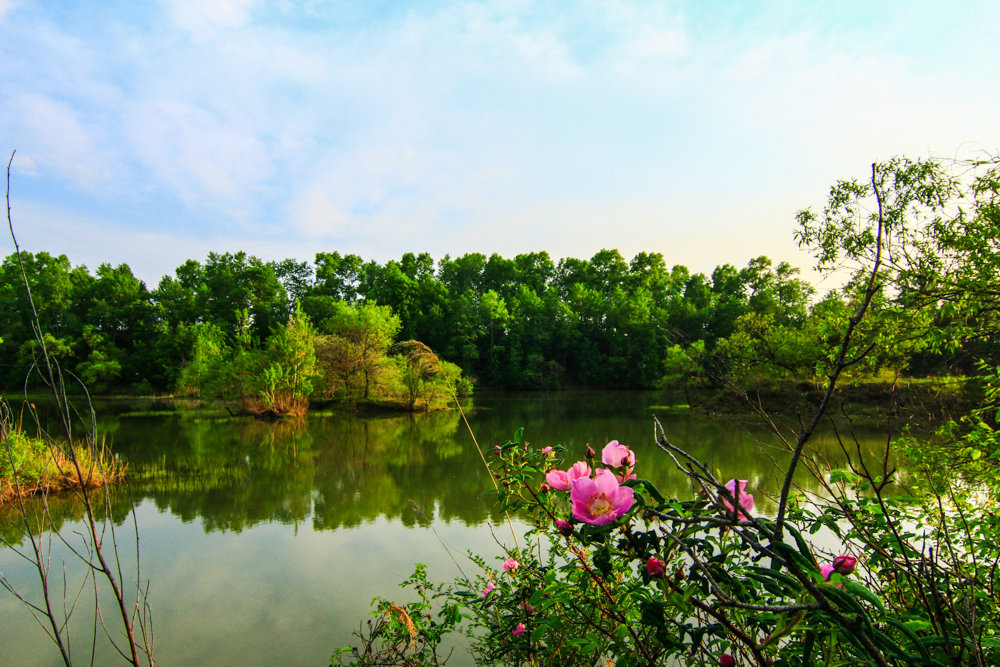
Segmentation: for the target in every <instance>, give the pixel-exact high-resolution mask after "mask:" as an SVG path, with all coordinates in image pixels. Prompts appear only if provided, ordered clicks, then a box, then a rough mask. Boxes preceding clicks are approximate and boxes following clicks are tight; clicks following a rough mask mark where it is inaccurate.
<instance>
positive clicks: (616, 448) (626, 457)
mask: <svg viewBox="0 0 1000 667" xmlns="http://www.w3.org/2000/svg"><path fill="white" fill-rule="evenodd" d="M601 461H602V462H603V463H604V465H606V466H610V467H612V468H621V469H622V470H624V472H623V473H622V475H623V476H622V477H621V478H620V479H621V481H623V482H624V481H625V480H626V479H633V478H635V474H634V473H633V472H632V471H633V470H634V469H635V452H633V451H632V450H631V449H629V448H628V447H626V446H625V445H621V444H618V441H617V440H612V441H611V442H609V443H608V444H606V445H604V449H602V450H601Z"/></svg>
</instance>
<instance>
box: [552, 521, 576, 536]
mask: <svg viewBox="0 0 1000 667" xmlns="http://www.w3.org/2000/svg"><path fill="white" fill-rule="evenodd" d="M556 530H558V531H559V532H560V533H561V534H562V536H563V537H569V536H570V535H572V534H573V524H571V523H570V522H569V521H563V520H562V519H556Z"/></svg>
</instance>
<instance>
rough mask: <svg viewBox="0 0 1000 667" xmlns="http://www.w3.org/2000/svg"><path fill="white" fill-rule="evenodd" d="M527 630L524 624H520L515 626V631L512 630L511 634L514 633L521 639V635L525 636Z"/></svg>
mask: <svg viewBox="0 0 1000 667" xmlns="http://www.w3.org/2000/svg"><path fill="white" fill-rule="evenodd" d="M527 629H528V628H527V627H525V625H524V623H518V624H517V625H515V626H514V629H513V630H511V633H512V634H513V635H514V636H515V637H520V636H521V635H523V634H524V631H525V630H527Z"/></svg>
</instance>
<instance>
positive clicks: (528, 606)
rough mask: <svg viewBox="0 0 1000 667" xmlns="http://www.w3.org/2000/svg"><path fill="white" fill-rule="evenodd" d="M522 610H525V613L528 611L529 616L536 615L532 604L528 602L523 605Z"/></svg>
mask: <svg viewBox="0 0 1000 667" xmlns="http://www.w3.org/2000/svg"><path fill="white" fill-rule="evenodd" d="M521 609H523V610H524V611H526V612H527V613H529V614H534V613H535V608H534V607H532V606H531V603H530V602H528V601H527V600H525V601H524V602H522V603H521Z"/></svg>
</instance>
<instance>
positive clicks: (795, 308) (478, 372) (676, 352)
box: [0, 250, 972, 394]
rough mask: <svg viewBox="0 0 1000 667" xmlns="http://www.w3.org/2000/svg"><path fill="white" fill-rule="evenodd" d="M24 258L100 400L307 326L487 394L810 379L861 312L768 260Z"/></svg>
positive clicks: (878, 358)
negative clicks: (819, 293) (459, 376)
mask: <svg viewBox="0 0 1000 667" xmlns="http://www.w3.org/2000/svg"><path fill="white" fill-rule="evenodd" d="M20 259H21V262H22V263H23V265H24V268H25V271H26V274H27V277H28V281H29V284H30V285H31V289H32V294H33V297H34V301H35V307H36V308H37V310H38V314H39V318H40V320H41V322H42V327H43V329H44V330H45V332H46V341H47V343H46V344H47V348H48V351H49V353H50V354H51V355H52V356H53V357H54V358H55V359H57V360H58V361H59V363H60V364H62V366H63V367H64V368H65V369H66V370H69V371H71V372H73V373H74V374H75V375H77V376H78V377H79V378H80V379H81V380H83V381H84V382H85V383H86V384H87V385H88V386H89V387H90V388H91V389H92V391H96V392H109V391H114V392H138V393H150V392H175V391H179V392H187V393H190V392H191V391H194V390H195V389H196V387H195V385H196V384H197V383H196V382H194V381H193V379H192V375H193V374H196V372H197V371H198V370H199V369H198V365H199V364H201V365H204V363H206V362H205V359H204V356H205V354H206V350H208V349H211V348H213V346H214V347H215V348H220V347H225V346H227V345H228V346H242V348H243V349H245V350H262V351H264V350H267V349H268V346H269V345H270V346H271V350H272V353H275V349H276V348H275V345H276V344H277V343H278V339H277V338H276V337H275V334H276V333H277V332H284V331H286V329H287V326H288V323H289V321H292V322H293V323H294V322H295V321H296V319H295V315H296V313H298V318H299V320H298V321H302V320H306V321H308V322H310V323H311V326H312V327H313V328H314V329H315V331H316V333H318V334H320V335H327V336H329V335H333V334H337V333H338V332H339V333H340V334H343V333H344V331H345V330H347V329H349V328H351V327H352V326H353V327H354V331H355V336H358V335H361V334H360V331H361V330H365V331H369V332H372V333H373V334H374V336H375V337H376V338H379V339H380V342H378V345H379V346H380V348H381V349H382V350H383V351H385V350H387V349H388V348H389V347H390V346H391V345H392V344H393V342H394V341H420V342H422V343H424V344H425V345H426V346H428V347H429V348H430V349H431V350H433V351H434V352H435V353H437V355H439V356H440V357H441V359H446V360H448V361H449V362H452V363H453V364H457V365H458V366H459V367H461V368H462V369H463V370H464V372H465V373H466V374H467V375H470V376H471V377H472V378H474V380H475V382H476V383H477V384H479V385H482V386H488V387H501V388H516V389H553V388H558V387H564V386H589V387H602V388H656V387H660V386H663V385H664V383H667V384H670V383H678V382H680V383H682V384H683V385H684V386H686V387H687V386H691V385H697V386H705V385H710V384H712V383H718V382H720V381H721V380H722V379H726V380H735V381H737V382H740V383H746V382H750V381H753V380H755V379H756V380H759V379H761V378H762V377H766V378H768V379H774V378H782V377H795V378H802V377H806V378H808V377H811V376H812V375H813V374H814V369H813V365H814V363H815V359H816V358H817V354H818V353H819V350H820V349H823V348H825V346H826V344H827V343H828V342H829V340H828V338H829V336H827V335H826V334H825V333H824V332H825V331H826V330H828V329H829V330H833V329H834V327H833V326H832V325H833V323H834V322H836V321H839V319H838V318H842V317H843V316H844V314H845V313H846V312H847V311H848V309H849V307H850V304H849V299H848V298H847V297H846V296H845V295H844V293H843V292H842V291H839V290H834V291H831V292H830V293H828V294H826V295H825V296H823V297H822V298H820V299H818V300H815V299H814V296H815V290H814V289H813V287H812V286H811V285H809V284H808V283H807V282H805V281H804V280H803V279H801V278H800V277H799V272H798V270H797V269H796V268H794V267H792V266H791V265H790V264H789V263H787V262H781V263H779V264H777V265H775V264H774V263H773V262H772V261H771V260H770V259H768V258H767V257H757V258H754V259H752V260H750V261H749V262H748V263H747V265H746V266H745V267H743V268H736V267H734V266H732V265H729V264H725V265H722V266H719V267H718V268H716V269H715V270H714V271H713V272H712V274H711V275H710V276H706V275H704V274H701V273H691V272H690V271H689V270H688V269H687V268H686V267H684V266H680V265H675V266H673V267H670V268H668V267H667V265H666V263H665V261H664V258H663V256H662V255H661V254H660V253H640V254H638V255H636V256H635V257H633V258H632V260H631V261H626V260H625V259H624V258H623V257H622V256H621V254H620V253H619V252H618V251H616V250H602V251H600V252H598V253H597V254H595V255H594V256H593V257H592V258H590V259H589V260H582V259H576V258H564V259H561V260H559V261H558V262H555V261H553V260H552V258H551V257H550V256H549V255H548V254H547V253H546V252H544V251H541V252H534V253H526V254H520V255H517V256H516V257H514V258H513V259H508V258H504V257H501V256H500V255H498V254H492V255H490V256H489V257H487V256H485V255H483V254H480V253H469V254H466V255H463V256H461V257H457V258H451V257H448V256H445V257H444V258H443V259H441V260H440V261H438V262H436V263H435V261H434V260H433V259H432V258H431V257H430V255H428V254H426V253H421V254H419V255H415V254H413V253H407V254H404V255H403V256H402V257H401V258H400V259H399V260H398V261H395V260H393V261H389V262H386V263H385V264H379V263H377V262H374V261H365V260H363V259H362V258H361V257H358V256H357V255H352V254H347V255H341V254H339V253H338V252H335V251H334V252H320V253H317V255H316V257H315V259H314V261H313V262H312V263H309V262H305V261H297V260H293V259H286V260H284V261H280V262H265V261H262V260H261V259H259V258H257V257H254V256H248V255H247V254H245V253H242V252H237V253H222V254H217V253H210V254H209V255H208V257H207V258H206V259H205V260H204V261H203V262H199V261H196V260H188V261H186V262H185V263H184V264H183V265H181V266H179V267H177V269H176V271H175V272H174V275H172V276H165V277H164V278H163V279H162V280H161V281H160V283H159V285H157V286H156V287H155V288H154V289H152V290H150V289H148V288H147V287H146V285H145V284H144V283H143V282H142V281H140V280H138V279H137V278H136V277H135V276H134V275H133V272H132V270H131V269H130V267H129V266H128V265H126V264H122V265H119V266H111V265H110V264H102V265H101V266H99V267H98V268H97V270H96V273H91V272H90V271H89V270H88V269H87V268H86V267H85V266H81V265H76V266H74V265H72V264H71V262H70V259H69V258H67V257H66V256H65V255H59V256H53V255H50V254H49V253H46V252H44V251H41V252H36V253H30V252H22V254H21V258H20ZM17 260H18V257H17V256H16V255H10V256H8V257H7V258H6V259H5V260H4V261H3V264H2V266H0V336H2V338H3V343H2V344H0V359H2V361H0V364H2V365H0V374H2V382H3V386H4V387H6V388H7V389H8V390H12V389H16V388H20V387H21V386H22V385H23V383H24V381H25V377H26V375H27V374H28V371H29V369H30V368H31V364H32V362H33V358H34V355H35V354H36V353H37V349H36V348H37V343H36V342H35V340H34V336H33V334H32V331H31V328H30V326H29V324H28V322H29V321H30V318H29V310H28V309H29V306H28V303H27V300H26V298H25V296H24V288H23V280H22V277H21V273H20V268H19V264H18V261H17ZM904 296H905V295H898V296H897V299H896V300H897V301H899V300H900V299H902V298H903V297H904ZM296 304H298V310H297V309H296ZM884 305H885V306H891V305H892V304H891V303H888V302H887V303H886V304H884ZM352 318H353V319H354V320H358V322H354V323H353V324H352V323H351V322H350V321H349V320H351V319H352ZM359 322H362V323H360V324H359ZM359 327H360V328H359ZM321 344H322V343H321ZM359 354H362V355H363V353H359ZM971 358H972V354H971V350H968V349H966V348H965V347H964V346H959V347H958V348H956V349H955V350H952V351H950V352H949V353H946V354H945V353H935V354H924V353H922V351H921V350H920V349H919V346H916V347H914V346H909V347H907V346H905V345H903V344H902V343H900V344H899V345H897V346H895V348H894V349H890V350H880V354H878V355H874V356H872V357H871V358H869V359H868V360H866V367H867V369H868V370H869V371H871V372H872V373H877V372H878V371H879V370H880V369H891V370H893V371H903V372H905V373H909V374H915V375H920V376H923V375H927V374H949V373H961V372H963V371H965V370H968V363H969V361H968V360H969V359H971ZM363 365H364V363H363V362H362V366H363ZM325 382H326V386H323V387H317V388H316V389H317V390H320V391H321V392H324V393H330V394H332V393H333V392H332V391H329V390H330V389H331V388H335V386H343V382H341V383H340V385H337V381H336V373H335V372H330V373H329V374H328V379H326V380H325Z"/></svg>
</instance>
